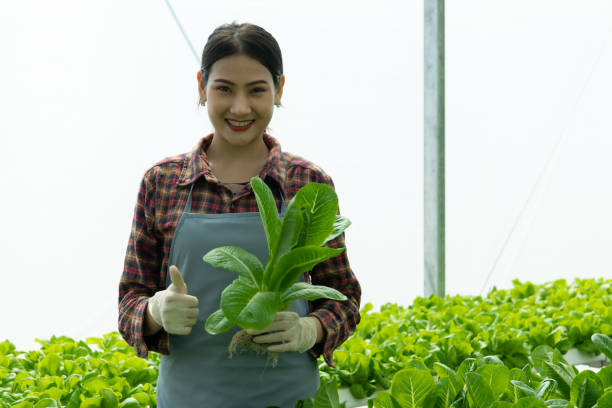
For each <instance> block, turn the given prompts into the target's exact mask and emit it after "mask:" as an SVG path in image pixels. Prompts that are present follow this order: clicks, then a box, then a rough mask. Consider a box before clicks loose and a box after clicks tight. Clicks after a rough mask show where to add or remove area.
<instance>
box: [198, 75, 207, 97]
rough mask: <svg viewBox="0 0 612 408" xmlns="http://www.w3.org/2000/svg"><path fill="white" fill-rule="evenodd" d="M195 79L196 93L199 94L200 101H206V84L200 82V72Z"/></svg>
mask: <svg viewBox="0 0 612 408" xmlns="http://www.w3.org/2000/svg"><path fill="white" fill-rule="evenodd" d="M196 77H197V79H198V93H199V94H200V100H201V101H206V82H205V81H202V71H198V73H197V74H196Z"/></svg>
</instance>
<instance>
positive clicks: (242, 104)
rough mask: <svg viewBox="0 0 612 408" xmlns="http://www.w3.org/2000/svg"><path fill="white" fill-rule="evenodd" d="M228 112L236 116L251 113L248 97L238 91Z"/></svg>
mask: <svg viewBox="0 0 612 408" xmlns="http://www.w3.org/2000/svg"><path fill="white" fill-rule="evenodd" d="M230 112H231V113H233V114H234V115H236V116H244V115H248V114H249V113H251V106H250V105H249V99H248V98H247V97H246V96H244V95H242V93H240V92H238V93H237V94H236V96H235V97H234V99H233V100H232V107H231V109H230Z"/></svg>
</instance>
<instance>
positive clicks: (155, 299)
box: [148, 265, 200, 335]
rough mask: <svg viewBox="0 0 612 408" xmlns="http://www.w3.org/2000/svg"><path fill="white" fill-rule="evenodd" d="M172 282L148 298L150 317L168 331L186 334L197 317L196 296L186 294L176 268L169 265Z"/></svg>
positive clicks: (181, 278) (179, 273)
mask: <svg viewBox="0 0 612 408" xmlns="http://www.w3.org/2000/svg"><path fill="white" fill-rule="evenodd" d="M170 279H171V281H172V284H171V285H170V286H168V288H167V289H165V290H160V291H159V292H156V293H155V295H153V296H152V297H150V298H149V306H148V308H149V310H150V312H151V317H153V320H155V322H157V324H159V325H160V326H162V327H163V328H164V330H166V331H167V332H168V333H172V334H182V335H187V334H189V333H191V328H192V327H193V325H194V324H196V321H197V319H198V315H199V313H200V310H199V309H198V303H199V302H198V298H197V297H195V296H191V295H188V294H187V285H186V284H185V281H184V280H183V277H182V276H181V272H179V270H178V268H177V267H176V266H174V265H172V266H171V267H170Z"/></svg>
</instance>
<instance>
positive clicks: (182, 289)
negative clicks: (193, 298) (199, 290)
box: [170, 265, 187, 294]
mask: <svg viewBox="0 0 612 408" xmlns="http://www.w3.org/2000/svg"><path fill="white" fill-rule="evenodd" d="M170 280H171V281H172V284H173V285H174V286H173V290H174V291H175V292H178V293H184V294H187V284H186V283H185V281H184V280H183V276H182V275H181V272H180V271H179V270H178V268H177V267H176V266H174V265H172V266H171V267H170Z"/></svg>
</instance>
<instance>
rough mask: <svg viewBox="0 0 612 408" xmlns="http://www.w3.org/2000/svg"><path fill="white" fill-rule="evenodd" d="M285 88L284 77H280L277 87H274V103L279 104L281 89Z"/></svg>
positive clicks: (281, 94)
mask: <svg viewBox="0 0 612 408" xmlns="http://www.w3.org/2000/svg"><path fill="white" fill-rule="evenodd" d="M284 86H285V75H281V77H280V80H279V83H278V86H277V87H276V92H275V94H274V101H275V102H276V101H278V102H280V100H281V98H282V96H283V87H284Z"/></svg>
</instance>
